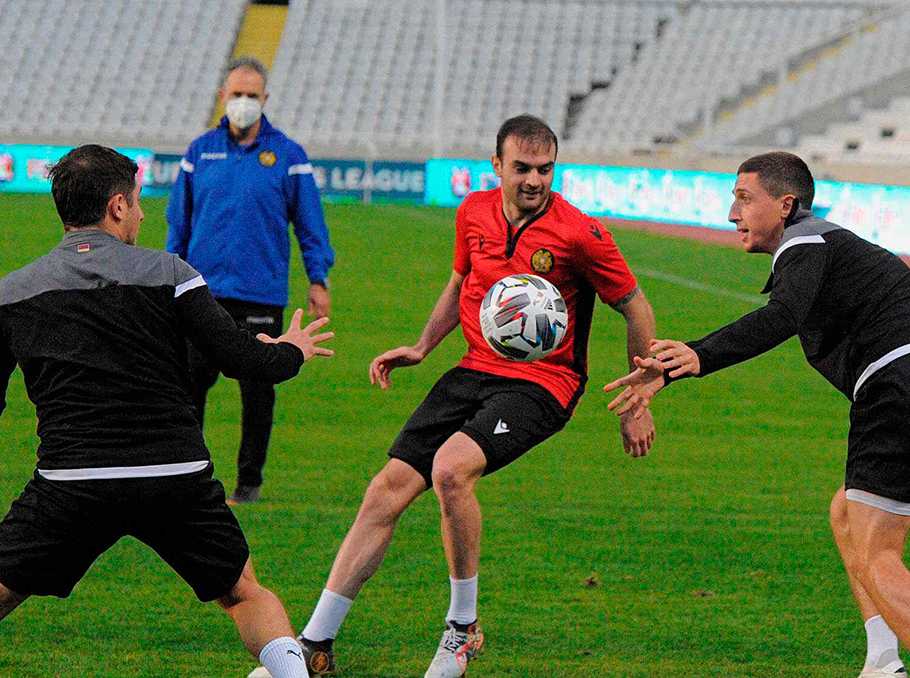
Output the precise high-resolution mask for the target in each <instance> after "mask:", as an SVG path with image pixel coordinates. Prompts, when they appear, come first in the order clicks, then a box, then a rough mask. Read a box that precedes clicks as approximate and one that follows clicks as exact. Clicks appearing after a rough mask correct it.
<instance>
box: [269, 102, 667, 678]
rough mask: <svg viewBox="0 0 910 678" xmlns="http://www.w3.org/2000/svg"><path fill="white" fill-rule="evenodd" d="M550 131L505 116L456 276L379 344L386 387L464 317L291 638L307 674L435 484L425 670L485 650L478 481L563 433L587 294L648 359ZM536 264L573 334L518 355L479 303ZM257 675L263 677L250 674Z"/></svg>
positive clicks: (648, 329)
mask: <svg viewBox="0 0 910 678" xmlns="http://www.w3.org/2000/svg"><path fill="white" fill-rule="evenodd" d="M556 151H557V140H556V135H555V134H553V131H552V130H551V129H550V128H549V127H548V126H547V125H546V123H544V122H543V121H542V120H539V119H538V118H534V117H532V116H528V115H522V116H518V117H516V118H512V119H510V120H507V121H506V122H505V123H504V124H503V125H502V127H501V128H500V131H499V134H498V135H497V139H496V156H495V157H494V158H493V166H494V169H495V170H496V174H497V175H498V176H499V177H500V178H501V180H502V187H501V188H498V189H495V190H492V191H485V192H480V193H474V194H471V195H469V196H468V197H467V198H466V199H465V201H464V203H463V204H462V206H461V208H460V209H459V210H458V216H457V218H456V224H457V229H456V230H457V236H456V245H455V263H454V271H453V272H452V276H451V278H450V279H449V283H448V285H447V286H446V288H445V290H443V293H442V295H441V296H440V298H439V301H438V302H437V303H436V307H435V308H434V310H433V313H432V315H431V316H430V319H429V321H428V322H427V324H426V327H425V328H424V330H423V333H422V334H421V337H420V339H419V340H418V342H417V343H416V344H415V345H414V346H402V347H400V348H396V349H393V350H391V351H387V352H386V353H383V354H382V355H380V356H379V357H378V358H376V359H375V360H373V362H372V364H371V365H370V381H371V382H372V383H374V384H379V385H380V386H381V387H382V388H383V389H386V388H388V387H389V386H390V385H391V382H390V380H389V377H390V374H391V372H392V370H394V369H396V368H398V367H408V366H412V365H417V364H418V363H420V362H421V361H422V360H423V359H424V358H425V357H426V356H427V354H428V353H429V352H430V351H432V350H433V349H434V348H435V347H436V346H437V345H438V344H439V342H441V341H442V340H443V339H444V338H445V337H446V336H447V335H448V334H449V333H450V332H451V331H452V330H454V329H455V328H456V327H457V326H458V324H459V323H461V325H462V328H463V331H464V336H465V338H466V339H467V342H468V353H467V355H466V356H465V357H464V359H463V360H462V361H461V362H460V363H459V365H458V366H457V367H455V368H454V369H453V370H450V371H449V372H447V373H446V374H445V375H444V376H443V377H442V378H441V379H440V380H439V381H438V382H437V383H436V385H435V386H434V387H433V389H432V390H431V391H430V393H429V395H428V396H427V398H426V400H425V401H424V402H423V403H422V404H421V405H420V406H419V407H418V408H417V410H416V411H415V412H414V414H413V415H412V416H411V418H410V419H409V420H408V423H407V424H406V425H405V427H404V429H402V431H401V433H400V434H399V436H398V438H397V439H396V440H395V442H394V444H393V445H392V449H391V450H390V451H389V456H390V457H391V459H390V460H389V462H388V464H386V466H385V468H383V470H382V471H380V472H379V473H378V474H377V475H376V477H375V478H374V479H373V481H372V482H371V483H370V486H369V489H368V490H367V492H366V496H365V497H364V500H363V504H362V505H361V507H360V511H359V513H358V514H357V518H356V520H355V521H354V525H353V526H352V527H351V529H350V531H349V532H348V535H347V537H346V538H345V540H344V543H343V544H342V546H341V549H340V550H339V552H338V555H337V556H336V558H335V563H334V565H333V566H332V571H331V574H330V575H329V580H328V582H327V584H326V588H325V589H324V590H323V592H322V596H321V598H320V599H319V603H318V604H317V606H316V610H315V611H314V612H313V615H312V617H311V618H310V622H309V624H307V626H306V628H305V629H304V630H303V633H302V634H301V635H300V637H299V638H298V640H299V641H300V643H301V646H302V647H303V649H304V654H305V655H306V657H307V658H308V666H309V669H310V672H311V674H316V675H319V674H322V673H329V672H333V671H334V668H335V661H334V656H333V653H332V641H333V639H334V638H335V636H336V634H337V632H338V628H339V626H340V625H341V623H342V621H343V620H344V617H345V615H346V614H347V612H348V610H349V609H350V607H351V604H352V602H353V599H354V597H355V596H356V595H357V593H358V592H359V591H360V589H361V587H362V586H363V584H364V583H365V582H366V581H367V579H369V578H370V577H371V576H372V575H373V573H374V572H375V571H376V569H377V568H378V567H379V565H380V563H381V562H382V559H383V556H384V555H385V552H386V548H387V547H388V545H389V542H390V541H391V539H392V533H393V532H394V530H395V526H396V524H397V522H398V518H399V516H401V514H402V513H403V512H404V510H405V509H406V508H407V507H408V505H410V503H411V502H412V501H414V499H416V498H417V497H418V496H419V495H420V494H422V493H423V492H424V491H426V490H427V489H428V488H430V487H432V488H433V489H434V490H435V492H436V495H437V496H438V498H439V504H440V507H441V509H442V536H443V542H444V545H445V552H446V559H447V561H448V565H449V573H450V580H451V604H450V607H449V611H448V614H447V615H446V630H445V632H444V634H443V637H442V641H441V642H440V644H439V649H438V650H437V652H436V656H435V657H434V659H433V661H432V663H431V665H430V668H429V669H428V670H427V672H426V678H457V677H458V676H462V675H464V673H465V668H466V665H467V662H468V660H469V659H471V658H472V657H474V656H476V655H477V654H478V653H479V652H480V650H481V648H482V646H483V633H482V631H481V629H480V627H479V626H478V625H477V572H478V560H479V550H480V530H481V516H480V506H479V504H478V502H477V498H476V496H475V494H474V485H475V483H476V482H477V480H478V479H479V478H480V477H481V476H483V475H485V474H488V473H492V472H493V471H496V470H498V469H500V468H502V467H503V466H506V465H507V464H509V463H511V462H512V461H514V460H516V459H517V458H518V457H520V456H521V455H522V454H524V453H525V452H527V451H528V450H529V449H530V448H532V447H533V446H535V445H537V444H538V443H540V442H542V441H543V440H545V439H546V438H548V437H550V436H551V435H553V434H554V433H556V432H557V431H559V430H561V429H562V428H563V426H565V424H566V423H567V422H568V420H569V417H570V416H571V414H572V411H573V410H574V408H575V405H576V404H577V402H578V398H579V397H580V396H581V394H582V391H583V390H584V385H585V381H586V380H587V376H586V367H587V344H588V336H589V334H590V330H591V319H592V313H593V309H594V298H595V294H596V295H597V296H599V297H600V298H601V300H602V301H604V302H606V303H608V304H610V306H611V307H612V308H613V309H614V310H616V311H618V312H619V313H621V314H622V315H623V316H624V317H625V320H626V323H627V326H628V358H629V361H630V364H633V363H632V359H633V357H635V356H641V357H646V356H648V355H649V353H648V348H649V342H650V340H651V338H652V337H653V334H654V315H653V313H652V311H651V306H650V305H649V304H648V302H647V300H646V299H645V296H644V294H642V292H641V290H640V289H639V287H638V285H637V284H636V282H635V278H634V277H633V275H632V273H631V272H630V271H629V268H628V267H627V266H626V263H625V261H624V260H623V258H622V256H621V255H620V254H619V251H618V250H617V249H616V245H615V244H614V243H613V240H612V238H611V237H610V233H609V232H608V231H607V230H605V229H604V228H603V226H602V225H601V224H600V222H598V221H597V220H596V219H594V218H593V217H590V216H588V215H586V214H584V213H583V212H581V211H580V210H578V209H576V208H575V207H573V206H572V205H570V204H569V203H567V202H566V201H565V200H564V199H563V198H562V196H560V195H559V194H558V193H552V192H551V191H550V185H551V184H552V182H553V168H554V164H555V161H556ZM515 273H535V274H536V275H539V276H542V277H544V278H546V279H547V280H549V281H550V282H552V283H553V284H554V285H556V287H557V288H559V290H560V292H561V293H562V295H563V297H564V299H565V301H566V306H567V310H568V313H569V326H568V332H567V334H566V336H565V338H564V339H563V341H562V343H561V344H560V346H559V347H558V348H557V350H555V351H554V352H553V353H552V354H550V355H549V356H548V357H546V358H544V359H542V360H538V361H536V362H533V363H519V362H512V361H509V360H506V359H504V358H501V357H499V356H498V355H496V354H495V353H494V352H493V351H492V350H491V349H490V348H489V347H488V346H487V344H486V342H485V341H484V339H483V337H482V336H481V333H480V323H479V318H478V314H479V310H480V303H481V300H482V299H483V297H484V295H485V294H486V292H487V290H488V289H489V288H490V287H491V286H492V285H493V283H495V282H496V281H497V280H499V279H500V278H502V277H504V276H506V275H510V274H515ZM621 432H622V439H623V444H624V446H625V450H626V452H628V453H629V454H631V455H632V456H635V457H638V456H643V455H645V454H647V453H648V450H649V449H650V447H651V443H652V441H653V439H654V426H653V423H652V421H651V419H650V416H649V415H646V416H645V417H643V418H642V419H641V420H635V419H634V418H632V417H628V418H624V419H623V420H622V423H621ZM257 675H264V674H261V673H260V674H257Z"/></svg>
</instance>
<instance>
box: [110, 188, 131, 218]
mask: <svg viewBox="0 0 910 678" xmlns="http://www.w3.org/2000/svg"><path fill="white" fill-rule="evenodd" d="M128 207H129V205H127V202H126V196H125V195H123V193H115V194H114V195H112V196H111V199H110V200H108V201H107V214H108V216H109V217H110V218H111V219H112V220H113V221H115V222H119V221H123V219H124V218H125V217H126V210H127V208H128Z"/></svg>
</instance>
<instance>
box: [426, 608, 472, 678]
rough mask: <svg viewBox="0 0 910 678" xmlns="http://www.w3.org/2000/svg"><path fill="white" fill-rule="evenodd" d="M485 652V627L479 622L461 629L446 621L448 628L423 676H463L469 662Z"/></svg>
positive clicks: (427, 677) (435, 677)
mask: <svg viewBox="0 0 910 678" xmlns="http://www.w3.org/2000/svg"><path fill="white" fill-rule="evenodd" d="M481 652H483V629H481V628H480V625H479V624H477V622H474V623H473V624H471V625H470V626H469V627H468V628H467V629H465V630H463V631H459V630H458V629H457V628H456V627H455V625H454V624H453V623H452V622H450V621H446V630H445V632H444V633H443V634H442V640H440V641H439V649H437V650H436V655H435V656H434V657H433V661H432V662H430V668H428V669H427V672H426V673H425V674H424V676H423V678H461V677H462V676H463V675H464V674H465V672H466V671H467V670H468V662H469V661H471V660H472V659H474V658H475V657H477V656H478V655H480V653H481Z"/></svg>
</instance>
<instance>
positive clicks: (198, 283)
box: [174, 275, 205, 299]
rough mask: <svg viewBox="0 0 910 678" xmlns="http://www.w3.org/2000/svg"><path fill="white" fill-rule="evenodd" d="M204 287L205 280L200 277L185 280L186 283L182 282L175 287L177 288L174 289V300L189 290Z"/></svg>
mask: <svg viewBox="0 0 910 678" xmlns="http://www.w3.org/2000/svg"><path fill="white" fill-rule="evenodd" d="M204 286H205V279H204V278H203V277H202V276H201V275H197V276H196V277H195V278H192V279H190V280H187V281H186V282H182V283H180V284H179V285H177V287H175V288H174V299H176V298H177V297H179V296H180V295H181V294H183V293H184V292H189V291H190V290H194V289H196V288H197V287H204Z"/></svg>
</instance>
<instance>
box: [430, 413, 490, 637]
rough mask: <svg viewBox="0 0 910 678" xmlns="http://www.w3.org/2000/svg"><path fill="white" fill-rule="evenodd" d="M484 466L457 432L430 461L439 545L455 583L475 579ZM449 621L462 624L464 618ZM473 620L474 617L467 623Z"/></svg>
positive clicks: (482, 458)
mask: <svg viewBox="0 0 910 678" xmlns="http://www.w3.org/2000/svg"><path fill="white" fill-rule="evenodd" d="M486 465H487V458H486V456H485V455H484V453H483V450H481V449H480V446H479V445H478V444H477V443H476V442H474V441H473V440H472V439H471V438H470V437H468V436H467V435H466V434H464V433H462V432H460V431H459V432H458V433H456V434H455V435H453V436H452V437H451V438H449V439H448V440H447V441H446V442H445V443H444V444H443V446H442V447H441V448H439V452H437V453H436V459H435V460H434V461H433V490H434V491H435V492H436V496H437V497H438V498H439V507H440V511H441V512H442V543H443V545H444V547H445V552H446V560H447V561H448V564H449V574H450V576H451V577H452V579H454V580H467V579H472V578H476V577H477V569H478V561H479V558H480V530H481V514H480V503H479V502H478V501H477V495H475V494H474V486H475V485H476V484H477V481H478V480H479V479H480V477H481V476H482V475H483V471H484V468H485V467H486ZM475 602H476V601H475ZM475 608H476V605H475ZM450 612H451V610H450ZM475 612H476V609H475ZM448 618H449V619H450V620H454V621H459V622H461V623H465V622H464V621H463V616H462V617H461V618H459V617H452V616H449V617H448ZM476 620H477V616H476V614H475V615H474V616H473V617H472V618H471V619H468V620H467V623H473V622H475V621H476Z"/></svg>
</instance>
